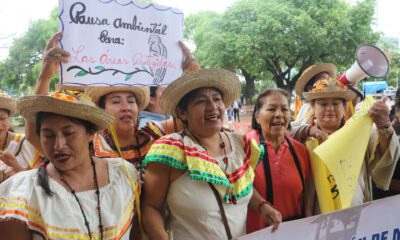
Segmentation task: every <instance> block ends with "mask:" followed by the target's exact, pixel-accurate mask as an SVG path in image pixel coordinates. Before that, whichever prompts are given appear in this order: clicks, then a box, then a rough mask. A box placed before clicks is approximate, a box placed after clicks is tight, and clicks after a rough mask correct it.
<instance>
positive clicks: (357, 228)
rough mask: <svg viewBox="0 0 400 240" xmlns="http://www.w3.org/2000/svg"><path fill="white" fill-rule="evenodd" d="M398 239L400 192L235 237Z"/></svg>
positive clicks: (258, 239) (246, 239) (245, 239)
mask: <svg viewBox="0 0 400 240" xmlns="http://www.w3.org/2000/svg"><path fill="white" fill-rule="evenodd" d="M265 239H268V240H279V239H284V240H287V239H296V240H303V239H304V240H400V195H397V196H394V197H390V198H386V199H381V200H377V201H373V202H370V203H366V204H363V205H360V206H357V207H353V208H348V209H345V210H341V211H337V212H333V213H328V214H323V215H318V216H313V217H309V218H304V219H301V220H296V221H290V222H285V223H283V224H281V225H280V226H279V229H278V230H277V231H275V232H271V227H269V228H266V229H263V230H260V231H257V232H254V233H251V234H249V235H246V236H243V237H239V238H238V240H265Z"/></svg>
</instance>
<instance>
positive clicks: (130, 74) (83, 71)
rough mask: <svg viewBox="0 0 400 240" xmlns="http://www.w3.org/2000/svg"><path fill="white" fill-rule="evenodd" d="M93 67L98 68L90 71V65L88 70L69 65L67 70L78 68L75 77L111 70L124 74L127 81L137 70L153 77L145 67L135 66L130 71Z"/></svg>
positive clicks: (114, 72) (114, 73)
mask: <svg viewBox="0 0 400 240" xmlns="http://www.w3.org/2000/svg"><path fill="white" fill-rule="evenodd" d="M94 68H95V69H96V70H98V71H92V69H91V68H90V67H89V69H88V70H86V69H84V68H82V67H81V66H76V65H75V66H71V67H69V68H67V72H69V71H71V70H74V69H79V70H80V71H79V72H78V73H76V74H75V77H83V76H86V75H88V74H90V75H99V74H101V73H103V72H109V71H111V72H113V73H112V75H113V76H114V75H116V74H118V73H120V74H123V75H126V76H125V81H128V80H129V79H131V78H132V76H133V75H134V74H136V73H139V72H145V73H147V74H149V75H150V76H152V77H153V73H151V72H149V71H148V70H147V69H146V68H135V69H134V71H132V72H124V71H121V70H119V69H114V68H105V67H103V66H96V67H94Z"/></svg>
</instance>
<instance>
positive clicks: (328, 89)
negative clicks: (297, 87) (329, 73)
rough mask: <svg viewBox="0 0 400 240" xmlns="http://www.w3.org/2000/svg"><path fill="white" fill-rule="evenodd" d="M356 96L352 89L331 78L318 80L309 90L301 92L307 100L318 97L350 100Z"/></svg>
mask: <svg viewBox="0 0 400 240" xmlns="http://www.w3.org/2000/svg"><path fill="white" fill-rule="evenodd" d="M356 96H357V95H356V94H355V93H354V92H353V91H351V90H348V89H347V87H346V86H345V85H343V84H342V83H340V82H338V81H337V80H336V79H332V78H331V79H329V80H328V79H322V80H318V81H317V82H316V83H315V84H314V86H313V88H312V89H311V90H310V91H309V92H303V97H304V98H305V99H306V100H307V101H311V100H314V99H320V98H341V99H344V100H346V101H350V100H351V99H353V98H355V97H356Z"/></svg>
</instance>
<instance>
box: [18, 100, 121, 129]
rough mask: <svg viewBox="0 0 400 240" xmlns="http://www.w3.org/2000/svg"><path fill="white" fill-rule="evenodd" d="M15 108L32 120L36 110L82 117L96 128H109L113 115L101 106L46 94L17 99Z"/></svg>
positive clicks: (33, 120) (34, 118) (34, 117)
mask: <svg viewBox="0 0 400 240" xmlns="http://www.w3.org/2000/svg"><path fill="white" fill-rule="evenodd" d="M17 109H18V112H19V113H21V115H22V116H23V117H25V118H26V119H27V120H29V121H32V122H36V115H37V113H38V112H50V113H56V114H60V115H63V116H68V117H74V118H78V119H83V120H86V121H88V122H91V123H93V124H94V125H96V126H97V128H98V130H100V129H106V128H109V126H110V125H111V124H113V122H114V116H113V115H112V114H111V113H108V112H106V111H105V110H103V109H101V108H98V107H95V106H88V105H84V104H77V103H73V102H66V101H63V100H59V99H56V98H53V97H51V96H47V95H34V96H26V97H22V98H20V99H18V101H17Z"/></svg>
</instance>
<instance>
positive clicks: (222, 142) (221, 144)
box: [187, 130, 232, 171]
mask: <svg viewBox="0 0 400 240" xmlns="http://www.w3.org/2000/svg"><path fill="white" fill-rule="evenodd" d="M187 131H189V130H187ZM189 132H190V134H191V135H192V136H193V138H194V140H196V142H197V143H198V144H199V145H200V146H201V147H202V148H204V150H206V151H208V150H207V148H206V147H204V146H203V145H202V144H201V142H200V140H199V139H198V138H197V137H196V135H194V134H193V133H192V132H191V131H189ZM222 132H223V133H224V134H225V136H226V138H227V139H228V141H229V145H230V146H232V144H231V140H230V139H229V137H228V135H227V134H226V132H224V131H222ZM218 135H219V147H220V148H221V149H222V150H223V151H224V158H223V161H224V164H225V168H224V171H226V170H227V169H228V157H227V156H226V149H225V143H224V141H223V140H222V136H221V132H218Z"/></svg>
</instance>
